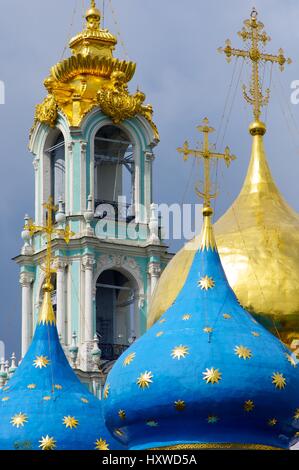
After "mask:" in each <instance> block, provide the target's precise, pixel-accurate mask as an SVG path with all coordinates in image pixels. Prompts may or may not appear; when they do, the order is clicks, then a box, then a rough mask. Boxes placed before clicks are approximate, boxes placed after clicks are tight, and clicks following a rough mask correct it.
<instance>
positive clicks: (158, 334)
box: [156, 331, 164, 338]
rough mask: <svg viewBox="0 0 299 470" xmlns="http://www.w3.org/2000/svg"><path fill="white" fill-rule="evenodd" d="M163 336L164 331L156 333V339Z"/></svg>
mask: <svg viewBox="0 0 299 470" xmlns="http://www.w3.org/2000/svg"><path fill="white" fill-rule="evenodd" d="M163 335H164V331H158V333H157V334H156V336H157V338H160V336H163Z"/></svg>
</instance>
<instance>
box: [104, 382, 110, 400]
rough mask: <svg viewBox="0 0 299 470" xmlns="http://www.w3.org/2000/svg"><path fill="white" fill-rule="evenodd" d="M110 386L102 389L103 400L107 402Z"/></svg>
mask: <svg viewBox="0 0 299 470" xmlns="http://www.w3.org/2000/svg"><path fill="white" fill-rule="evenodd" d="M110 387H111V385H110V384H107V385H106V387H105V388H104V400H107V398H108V396H109V393H110Z"/></svg>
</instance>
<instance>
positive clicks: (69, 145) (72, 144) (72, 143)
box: [67, 140, 75, 152]
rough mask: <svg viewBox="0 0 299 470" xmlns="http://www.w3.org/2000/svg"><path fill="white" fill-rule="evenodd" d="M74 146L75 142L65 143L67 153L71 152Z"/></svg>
mask: <svg viewBox="0 0 299 470" xmlns="http://www.w3.org/2000/svg"><path fill="white" fill-rule="evenodd" d="M74 145H75V142H74V141H73V140H71V141H70V142H68V143H67V149H68V151H69V152H72V151H73V148H74Z"/></svg>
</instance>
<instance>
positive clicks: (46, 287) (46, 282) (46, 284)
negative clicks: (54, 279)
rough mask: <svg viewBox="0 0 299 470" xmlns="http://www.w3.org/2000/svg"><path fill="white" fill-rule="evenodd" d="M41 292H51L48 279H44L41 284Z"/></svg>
mask: <svg viewBox="0 0 299 470" xmlns="http://www.w3.org/2000/svg"><path fill="white" fill-rule="evenodd" d="M43 290H44V291H45V292H53V290H54V287H53V284H52V283H51V281H49V280H48V279H46V281H45V282H44V284H43Z"/></svg>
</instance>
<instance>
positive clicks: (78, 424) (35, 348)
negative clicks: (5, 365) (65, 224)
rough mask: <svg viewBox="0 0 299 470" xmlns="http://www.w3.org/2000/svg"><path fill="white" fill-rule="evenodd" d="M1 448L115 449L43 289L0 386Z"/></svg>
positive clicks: (96, 402)
mask: <svg viewBox="0 0 299 470" xmlns="http://www.w3.org/2000/svg"><path fill="white" fill-rule="evenodd" d="M0 422H1V426H0V449H1V450H93V449H98V450H109V449H121V448H123V447H122V446H121V444H119V443H118V442H117V441H115V440H114V439H113V437H111V435H110V434H109V432H108V431H107V429H106V428H105V425H104V422H103V418H102V405H101V402H100V401H99V400H98V399H97V398H96V397H94V396H93V395H92V394H91V393H90V392H89V391H88V390H87V388H86V386H85V385H82V384H81V382H80V381H79V380H78V378H77V377H76V375H75V374H74V372H73V370H72V368H71V367H70V365H69V363H68V361H67V359H66V356H65V354H64V352H63V349H62V347H61V345H60V341H59V338H58V334H57V329H56V325H55V316H54V312H53V308H52V305H51V294H50V291H49V292H45V297H44V301H43V306H42V308H41V312H40V317H39V321H38V325H37V327H36V331H35V334H34V338H33V341H32V344H31V346H30V348H29V350H28V352H27V354H26V356H25V357H24V359H23V361H22V362H21V364H20V366H19V367H18V368H17V370H16V372H15V373H14V375H13V377H12V378H11V380H10V381H9V382H8V384H7V386H5V387H4V388H3V389H2V390H0Z"/></svg>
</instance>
